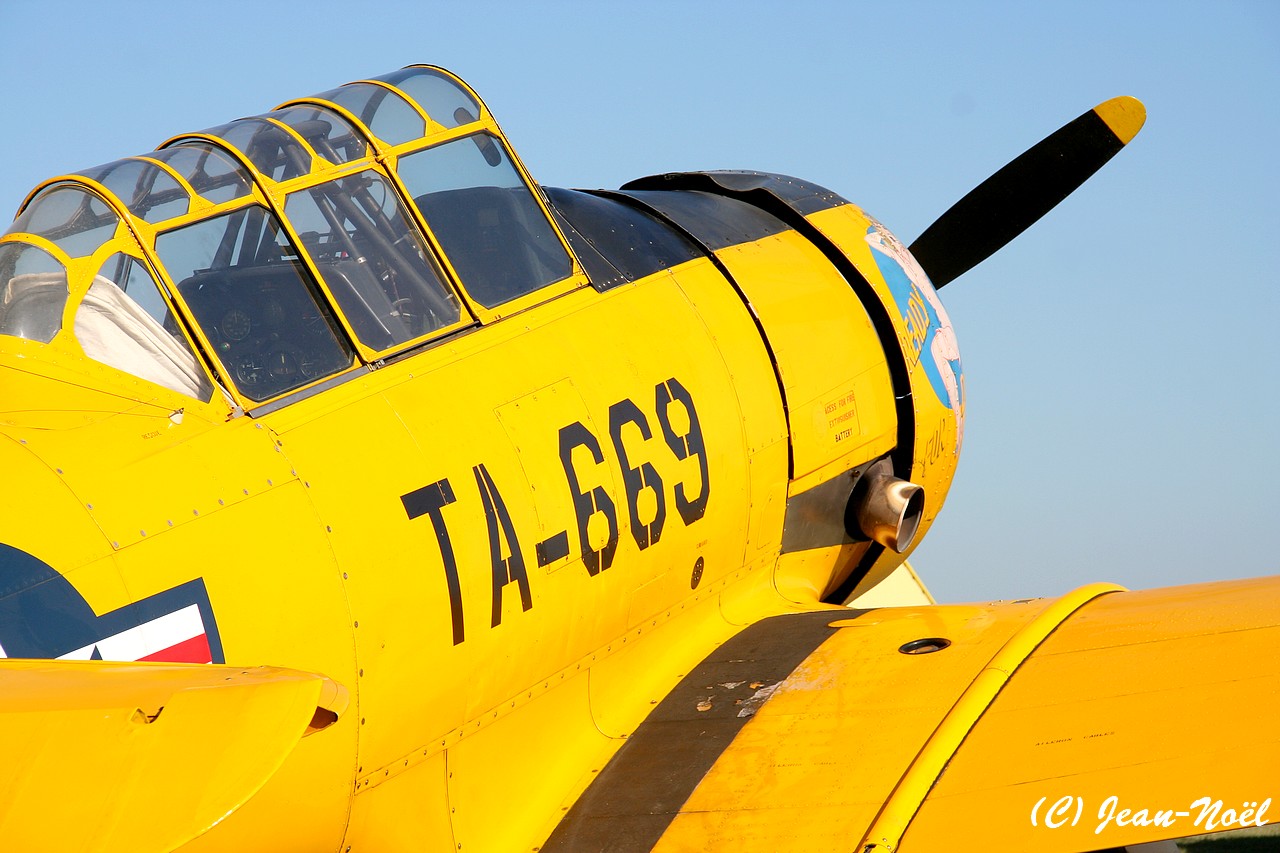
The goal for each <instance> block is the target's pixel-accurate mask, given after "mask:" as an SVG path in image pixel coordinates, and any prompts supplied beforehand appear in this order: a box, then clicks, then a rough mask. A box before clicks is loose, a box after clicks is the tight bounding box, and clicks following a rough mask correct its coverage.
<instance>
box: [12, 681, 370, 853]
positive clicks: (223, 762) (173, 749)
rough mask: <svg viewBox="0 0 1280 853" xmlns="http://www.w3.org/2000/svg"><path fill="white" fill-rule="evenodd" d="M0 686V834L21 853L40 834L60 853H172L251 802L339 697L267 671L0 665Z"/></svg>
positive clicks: (39, 844) (333, 710) (38, 844)
mask: <svg viewBox="0 0 1280 853" xmlns="http://www.w3.org/2000/svg"><path fill="white" fill-rule="evenodd" d="M0 687H2V688H3V689H2V690H0V715H3V719H4V723H5V725H4V733H3V736H2V738H0V741H2V742H3V743H4V745H5V749H4V753H5V762H4V769H3V771H2V772H3V775H0V797H2V798H3V801H4V804H5V808H4V811H3V813H0V832H3V834H4V837H5V838H6V839H8V841H9V843H11V844H13V845H14V846H16V847H20V848H22V849H26V850H40V849H48V845H49V840H50V838H56V839H58V845H59V846H60V847H63V848H64V849H76V850H137V849H154V850H172V849H176V848H177V847H179V846H180V845H182V844H183V843H185V842H187V841H190V840H191V839H192V838H194V837H196V836H197V835H199V834H201V833H203V832H205V831H207V830H208V829H209V828H210V827H212V826H214V825H215V824H217V823H218V822H219V821H221V820H222V819H223V818H224V817H226V816H227V815H228V814H230V813H231V812H232V811H234V810H235V809H236V808H238V807H239V806H240V805H241V804H242V803H243V802H244V801H245V800H247V799H249V797H251V796H252V795H253V794H254V793H255V792H256V791H257V790H258V788H260V787H261V786H262V784H263V783H264V782H265V781H266V780H267V779H269V778H270V777H271V776H272V775H273V774H274V773H275V772H276V770H277V769H279V767H280V765H281V764H282V763H283V762H284V760H285V758H286V757H287V756H288V755H289V753H290V752H291V751H292V750H293V748H294V746H295V745H296V744H297V742H298V740H299V739H300V738H302V737H303V735H304V733H311V732H312V731H315V730H318V729H317V728H316V727H319V728H322V727H323V726H324V725H325V724H327V722H328V721H329V720H333V719H336V718H337V714H338V713H339V712H341V711H343V710H345V708H346V701H347V700H346V691H345V689H343V688H342V687H340V686H339V685H336V684H334V683H333V682H331V681H329V680H327V679H324V678H321V677H319V676H314V675H308V674H305V673H300V672H295V671H289V670H279V669H273V668H271V667H255V668H252V669H243V670H242V669H239V668H233V667H225V666H213V667H208V666H195V665H191V664H186V665H172V664H147V663H135V664H112V663H103V662H100V661H95V662H87V661H75V662H59V663H57V664H53V663H50V662H45V661H3V662H0ZM325 714H328V715H330V716H328V717H325V716H324V715H325ZM317 720H318V721H319V722H317ZM192 768H199V769H200V772H199V773H193V772H192ZM175 780H181V782H180V783H179V784H175ZM51 794H52V798H53V799H57V800H60V801H61V803H60V806H59V814H60V822H59V827H60V828H59V829H58V830H57V831H56V832H55V831H51V828H50V825H49V820H50V815H49V813H48V811H47V808H48V807H47V803H48V801H49V800H50V799H51Z"/></svg>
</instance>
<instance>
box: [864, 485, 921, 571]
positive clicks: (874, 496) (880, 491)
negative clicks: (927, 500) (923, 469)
mask: <svg viewBox="0 0 1280 853" xmlns="http://www.w3.org/2000/svg"><path fill="white" fill-rule="evenodd" d="M850 509H852V510H853V516H854V519H855V520H856V521H857V524H858V529H859V530H861V531H862V532H863V533H864V534H865V535H866V536H867V538H869V539H873V540H875V541H876V542H879V543H880V544H881V545H883V546H884V547H886V548H889V549H891V550H893V551H895V552H897V553H899V554H901V553H902V552H903V551H905V550H907V549H908V548H909V547H911V540H913V539H915V537H916V530H917V529H919V527H920V518H921V516H922V515H923V514H924V489H923V488H922V487H920V486H918V485H916V484H915V483H909V482H907V481H906V480H899V479H898V478H897V477H894V476H890V475H887V474H881V475H878V476H876V475H873V476H871V477H864V478H863V479H862V480H860V481H859V482H858V484H857V485H856V486H854V489H853V495H852V497H851V499H850Z"/></svg>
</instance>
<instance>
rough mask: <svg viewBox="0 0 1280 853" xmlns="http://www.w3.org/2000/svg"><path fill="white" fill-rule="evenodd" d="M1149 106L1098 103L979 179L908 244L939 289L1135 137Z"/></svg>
mask: <svg viewBox="0 0 1280 853" xmlns="http://www.w3.org/2000/svg"><path fill="white" fill-rule="evenodd" d="M1146 118H1147V111H1146V108H1145V107H1143V106H1142V102H1141V101H1139V100H1137V99H1136V98H1129V97H1121V98H1112V99H1111V100H1109V101H1104V102H1103V103H1101V104H1099V105H1098V106H1096V107H1094V108H1093V109H1091V110H1089V111H1088V112H1087V113H1085V114H1084V115H1082V116H1080V117H1079V118H1077V119H1074V120H1073V121H1070V122H1068V123H1067V124H1065V125H1063V126H1062V127H1061V128H1059V129H1058V130H1056V131H1054V132H1053V133H1051V134H1049V135H1048V136H1047V137H1045V138H1044V139H1043V140H1041V141H1040V142H1039V143H1037V144H1036V145H1033V146H1032V147H1031V148H1029V149H1028V150H1027V151H1025V152H1023V153H1022V154H1021V155H1019V156H1018V157H1017V158H1016V159H1015V160H1013V161H1012V162H1011V163H1009V165H1007V166H1005V167H1004V168H1003V169H1001V170H1000V171H998V172H996V173H995V174H994V175H992V176H991V177H989V178H987V179H986V180H985V181H983V182H982V183H981V184H979V185H978V186H977V187H976V188H974V190H973V191H972V192H970V193H969V194H968V195H966V196H965V197H964V198H962V199H960V200H959V201H958V202H956V203H955V204H954V205H952V207H951V209H950V210H948V211H947V212H946V213H944V214H942V216H940V217H938V219H937V221H935V222H934V223H933V224H932V225H930V226H929V227H928V228H926V229H925V232H924V233H923V234H921V235H920V236H919V237H918V238H916V241H915V242H914V243H912V244H911V254H913V255H915V257H916V260H918V261H919V262H920V266H922V267H924V271H925V272H926V273H928V274H929V279H930V281H932V282H933V286H934V287H942V286H943V285H945V284H947V283H948V282H950V281H953V280H955V279H956V278H958V277H959V276H961V275H963V274H964V273H966V272H968V271H969V270H970V269H972V268H973V267H975V266H977V265H978V264H979V263H981V262H982V261H984V260H986V259H987V258H988V257H989V256H990V255H992V254H994V253H995V252H996V251H997V250H998V249H1000V248H1001V247H1002V246H1004V244H1006V243H1008V242H1009V241H1010V240H1012V239H1013V238H1014V237H1017V236H1018V235H1019V234H1021V233H1022V232H1023V231H1025V230H1026V229H1027V228H1028V227H1029V226H1030V225H1031V224H1032V223H1033V222H1035V221H1036V220H1037V219H1039V218H1040V217H1041V216H1044V215H1045V214H1046V213H1048V212H1049V211H1050V210H1052V209H1053V207H1054V205H1056V204H1057V203H1058V202H1060V201H1062V200H1063V199H1064V198H1066V197H1067V196H1069V195H1071V193H1072V192H1074V191H1075V189H1076V187H1078V186H1080V185H1081V184H1083V183H1084V182H1085V181H1087V180H1088V179H1089V176H1090V175H1092V174H1093V173H1094V172H1096V171H1098V169H1100V168H1102V165H1103V164H1104V163H1106V162H1107V161H1108V160H1110V159H1111V158H1112V157H1114V156H1115V154H1116V152H1118V151H1119V150H1120V149H1121V148H1123V147H1124V146H1125V145H1127V144H1128V143H1129V141H1130V140H1131V139H1133V137H1135V136H1137V134H1138V131H1139V130H1141V129H1142V123H1143V122H1144V121H1146Z"/></svg>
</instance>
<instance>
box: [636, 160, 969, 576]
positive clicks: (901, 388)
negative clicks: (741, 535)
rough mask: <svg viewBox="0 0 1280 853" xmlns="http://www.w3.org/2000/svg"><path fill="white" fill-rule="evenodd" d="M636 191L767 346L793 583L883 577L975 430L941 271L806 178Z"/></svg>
mask: <svg viewBox="0 0 1280 853" xmlns="http://www.w3.org/2000/svg"><path fill="white" fill-rule="evenodd" d="M623 195H624V196H625V197H627V198H628V199H629V200H631V201H632V202H636V203H640V204H642V205H644V206H645V207H646V208H647V209H648V210H649V211H650V212H651V213H654V214H656V215H658V216H660V217H662V218H664V219H665V220H666V221H667V222H668V223H670V224H672V225H675V226H677V227H679V228H680V229H681V230H683V231H684V232H685V233H686V235H688V236H690V237H691V238H692V239H694V240H697V241H698V242H700V243H701V245H702V247H703V249H704V250H706V251H708V253H709V254H711V256H712V257H713V258H714V259H715V261H716V262H717V264H718V266H719V267H720V269H721V271H722V272H723V273H724V274H725V275H726V277H728V278H729V280H730V281H731V282H732V283H733V285H734V286H735V287H736V288H737V290H738V292H739V293H740V295H741V296H742V298H743V299H744V301H746V303H747V304H748V305H749V306H750V307H751V309H752V312H753V314H754V316H755V317H756V319H757V322H758V325H759V328H760V332H761V335H762V337H763V338H764V340H765V341H766V343H767V345H768V347H769V350H770V354H771V356H772V358H773V361H774V366H775V372H776V375H777V380H778V384H779V387H780V389H781V392H782V396H783V399H784V401H785V404H786V409H787V419H788V430H789V436H790V454H791V455H790V480H789V483H788V494H787V515H786V523H785V528H784V533H783V541H782V554H781V556H780V558H779V562H778V567H777V570H776V575H777V577H776V581H777V585H778V587H779V589H780V590H782V591H783V592H784V593H785V594H787V595H789V596H790V597H792V598H794V599H795V600H797V601H803V600H812V599H813V598H814V597H818V598H822V599H825V600H828V601H847V600H849V599H851V598H854V597H856V596H857V595H860V594H862V593H863V592H865V591H866V590H868V589H870V588H871V587H873V586H875V585H876V584H877V583H879V582H880V581H881V580H883V579H884V578H885V577H887V576H888V575H889V574H890V573H891V572H892V571H893V570H894V569H895V568H897V567H898V566H899V565H901V564H902V562H903V561H904V560H905V558H906V556H907V555H908V554H909V553H910V551H911V548H912V547H913V546H914V544H915V543H916V542H918V541H919V539H920V537H921V536H922V535H923V534H924V533H925V532H926V531H927V530H928V528H929V526H930V525H931V524H932V522H933V519H934V518H935V517H936V516H937V513H938V511H939V510H940V509H941V507H942V503H943V501H944V499H945V498H946V494H947V490H948V489H949V487H950V484H951V478H952V476H953V474H954V472H955V467H956V462H957V460H958V455H959V450H960V444H961V442H962V438H963V431H964V376H963V371H962V369H961V365H960V353H959V348H958V345H957V342H956V336H955V332H954V330H953V328H952V326H951V322H950V320H949V318H948V317H947V313H946V310H945V309H944V308H943V306H942V303H941V301H940V300H939V298H938V294H937V292H936V290H935V289H934V288H933V286H932V285H931V284H930V282H929V280H928V276H927V275H926V274H925V273H924V271H923V270H922V269H921V268H920V265H919V264H918V263H916V261H915V259H914V258H913V257H912V256H911V254H910V252H908V251H907V249H906V247H905V246H904V245H903V244H902V243H901V242H900V241H899V240H898V239H897V238H896V237H895V236H894V235H893V234H892V233H891V232H889V231H888V229H886V228H885V227H884V226H883V225H881V224H880V223H879V222H877V221H876V220H875V219H874V218H873V217H871V216H869V215H868V214H866V213H865V212H863V211H862V210H861V209H859V208H858V207H856V206H855V205H853V204H850V203H849V202H847V201H845V200H844V199H842V198H840V197H839V196H838V195H836V194H835V193H832V192H830V191H827V190H824V189H822V188H821V187H818V186H815V185H813V184H811V183H808V182H805V181H802V180H798V179H795V178H788V177H783V176H778V175H770V174H763V173H758V172H706V173H680V174H671V175H662V176H655V177H651V178H643V179H640V180H638V181H634V182H632V183H630V184H627V185H626V186H625V187H624V188H623ZM769 223H772V224H773V227H772V228H770V226H769ZM908 485H911V486H914V487H918V488H907V486H908ZM877 507H878V508H877ZM860 519H862V520H861V521H860ZM890 523H892V525H893V530H892V532H887V531H886V527H885V525H887V524H890Z"/></svg>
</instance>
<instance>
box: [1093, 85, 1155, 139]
mask: <svg viewBox="0 0 1280 853" xmlns="http://www.w3.org/2000/svg"><path fill="white" fill-rule="evenodd" d="M1093 111H1094V112H1095V113H1097V114H1098V117H1099V118H1101V119H1102V120H1103V121H1104V122H1106V123H1107V127H1109V128H1111V132H1112V133H1114V134H1115V135H1116V138H1117V139H1119V140H1120V142H1121V144H1122V145H1128V144H1129V141H1130V140H1131V139H1133V138H1134V137H1135V136H1137V135H1138V131H1140V130H1142V125H1143V123H1144V122H1146V120H1147V108H1146V107H1144V106H1143V105H1142V101H1139V100H1138V99H1137V98H1130V97H1129V96H1128V95H1122V96H1121V97H1119V98H1112V99H1111V100H1109V101H1103V102H1102V103H1101V104H1098V105H1097V106H1096V107H1094V108H1093Z"/></svg>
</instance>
